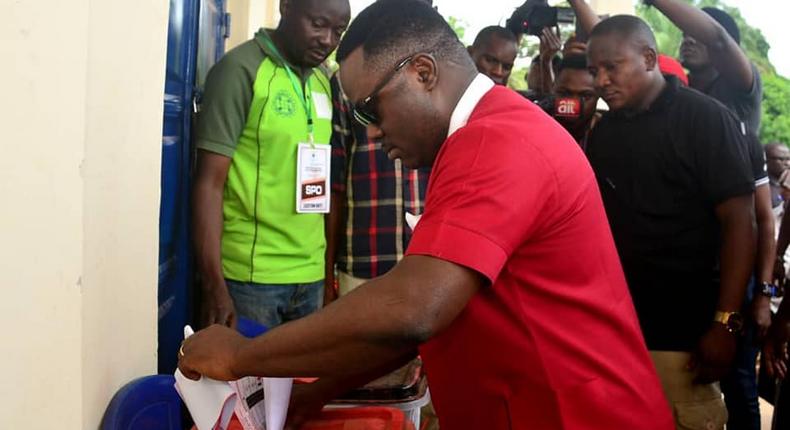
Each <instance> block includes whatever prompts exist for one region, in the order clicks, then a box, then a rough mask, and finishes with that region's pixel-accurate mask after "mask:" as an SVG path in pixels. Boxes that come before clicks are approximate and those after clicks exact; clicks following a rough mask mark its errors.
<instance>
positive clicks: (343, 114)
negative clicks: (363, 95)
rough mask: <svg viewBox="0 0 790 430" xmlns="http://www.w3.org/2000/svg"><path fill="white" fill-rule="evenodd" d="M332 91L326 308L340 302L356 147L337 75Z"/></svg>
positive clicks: (326, 224) (346, 102)
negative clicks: (339, 266) (341, 251)
mask: <svg viewBox="0 0 790 430" xmlns="http://www.w3.org/2000/svg"><path fill="white" fill-rule="evenodd" d="M329 82H330V85H331V87H332V137H331V138H330V141H329V143H330V145H331V146H332V169H331V172H332V199H331V200H332V201H331V204H330V212H329V215H328V216H327V217H326V219H325V227H324V230H325V233H326V256H325V267H326V274H325V277H324V306H326V305H328V304H329V303H332V302H333V301H335V300H336V299H337V290H336V289H335V283H336V282H335V263H336V262H337V255H338V254H337V253H338V249H337V247H338V243H339V242H340V237H341V235H342V234H345V232H344V229H343V225H344V224H345V219H346V218H345V212H346V175H347V174H348V172H347V170H348V150H347V149H348V148H349V147H350V146H351V144H352V143H353V137H352V135H351V128H352V125H353V121H354V118H352V117H351V106H350V105H349V102H348V100H347V99H346V96H345V95H344V94H343V91H342V89H341V88H340V80H339V77H338V75H337V73H335V74H334V75H333V76H332V78H331V79H330V81H329Z"/></svg>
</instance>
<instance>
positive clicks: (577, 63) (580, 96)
mask: <svg viewBox="0 0 790 430" xmlns="http://www.w3.org/2000/svg"><path fill="white" fill-rule="evenodd" d="M552 92H553V94H552V96H551V97H549V98H547V99H546V100H543V101H541V102H540V103H539V104H540V105H541V106H542V107H543V108H544V109H545V110H546V111H547V112H549V113H550V114H551V115H552V116H553V117H554V119H556V120H557V122H559V123H560V124H561V125H562V126H563V127H564V128H565V129H566V130H567V131H568V132H569V133H570V134H571V136H573V138H574V139H575V140H576V142H578V143H579V145H580V146H581V147H582V149H585V148H586V146H587V137H588V135H589V134H590V131H591V130H592V128H593V127H594V126H595V123H596V122H597V120H598V119H599V118H600V115H598V114H597V112H596V109H595V107H596V105H597V104H598V95H597V93H596V92H595V86H594V81H593V76H592V75H591V74H590V72H589V70H587V57H586V56H584V55H580V54H570V55H566V56H565V57H564V58H563V59H562V62H560V67H559V73H558V74H557V79H556V81H555V82H554V88H553V91H552Z"/></svg>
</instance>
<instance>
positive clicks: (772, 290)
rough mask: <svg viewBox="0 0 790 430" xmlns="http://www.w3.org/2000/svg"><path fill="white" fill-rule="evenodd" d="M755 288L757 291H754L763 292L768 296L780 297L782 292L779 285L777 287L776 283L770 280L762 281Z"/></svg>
mask: <svg viewBox="0 0 790 430" xmlns="http://www.w3.org/2000/svg"><path fill="white" fill-rule="evenodd" d="M754 289H755V291H754V292H755V293H757V294H761V295H763V296H766V297H779V296H780V294H779V293H780V291H779V287H777V286H776V285H774V284H771V283H769V282H763V283H761V284H759V285H755V286H754Z"/></svg>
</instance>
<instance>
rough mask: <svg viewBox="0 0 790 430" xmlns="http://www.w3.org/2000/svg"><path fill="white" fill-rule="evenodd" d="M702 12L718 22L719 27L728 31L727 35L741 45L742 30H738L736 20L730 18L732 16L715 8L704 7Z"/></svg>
mask: <svg viewBox="0 0 790 430" xmlns="http://www.w3.org/2000/svg"><path fill="white" fill-rule="evenodd" d="M702 10H703V11H705V13H707V14H708V15H710V17H711V18H713V19H714V20H715V21H716V22H718V23H719V25H721V26H722V27H724V30H726V31H727V34H729V35H730V37H732V39H733V40H734V41H735V43H737V44H739V45H740V44H741V30H740V29H739V28H738V24H737V23H736V22H735V19H733V17H732V16H730V14H728V13H727V12H725V11H723V10H721V9H717V8H715V7H703V8H702Z"/></svg>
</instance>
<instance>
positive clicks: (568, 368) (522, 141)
mask: <svg viewBox="0 0 790 430" xmlns="http://www.w3.org/2000/svg"><path fill="white" fill-rule="evenodd" d="M408 254H411V255H429V256H433V257H436V258H441V259H443V260H447V261H451V262H453V263H456V264H459V265H462V266H465V267H468V268H471V269H474V270H475V271H477V272H479V273H481V274H482V275H484V276H485V277H486V278H487V279H488V280H489V281H490V282H491V285H489V286H486V287H484V288H482V289H481V290H480V291H479V292H478V293H477V294H476V295H475V296H474V297H473V298H472V299H471V300H470V302H469V303H468V305H467V306H466V308H465V309H464V311H463V312H462V313H461V314H460V315H459V316H458V318H457V319H456V320H455V321H454V322H453V323H452V325H451V326H450V327H449V328H448V329H446V330H445V331H444V332H442V333H440V334H439V335H438V336H436V337H435V338H433V339H431V340H430V341H429V342H428V343H426V344H424V345H423V346H422V347H421V350H420V352H421V354H422V357H423V360H424V364H425V367H426V370H427V373H428V380H429V383H430V387H431V394H432V398H433V401H434V404H435V407H436V411H437V414H438V416H439V423H440V426H441V428H442V430H458V429H487V430H488V429H537V430H542V429H601V430H631V429H640V430H659V429H661V430H671V429H674V428H675V427H674V422H673V419H672V415H671V412H670V409H669V406H668V404H667V402H666V400H665V398H664V395H663V393H662V391H661V386H660V383H659V380H658V376H657V375H656V373H655V370H654V368H653V365H652V362H651V360H650V356H649V355H648V352H647V349H646V347H645V344H644V340H643V338H642V334H641V332H640V329H639V324H638V322H637V319H636V314H635V312H634V309H633V305H632V303H631V297H630V296H629V293H628V289H627V287H626V283H625V278H624V276H623V272H622V269H621V267H620V263H619V260H618V256H617V252H616V250H615V247H614V243H613V241H612V236H611V233H610V231H609V226H608V223H607V220H606V215H605V213H604V209H603V206H602V203H601V198H600V195H599V192H598V186H597V185H596V181H595V178H594V176H593V172H592V170H591V168H590V166H589V164H588V163H587V160H586V159H585V157H584V154H583V153H582V152H581V150H580V149H579V147H578V145H577V144H576V142H574V140H573V138H572V137H571V136H570V135H568V134H567V133H566V132H565V131H564V130H563V129H562V127H560V126H559V125H558V124H557V123H556V122H554V121H552V120H551V119H550V118H549V117H548V116H547V115H545V114H544V113H543V112H542V111H541V110H540V109H539V108H538V107H536V106H535V105H533V104H532V103H530V102H528V101H527V100H525V99H523V98H522V97H521V96H519V95H517V94H516V93H514V92H512V91H510V90H508V89H505V88H503V87H496V88H494V89H491V90H490V91H488V92H487V93H486V94H485V96H483V98H482V99H481V100H480V101H479V103H478V104H477V106H476V107H475V109H474V111H473V113H472V115H471V117H470V118H469V121H468V123H467V125H466V126H465V127H463V128H461V129H459V130H458V131H457V132H455V133H454V134H453V135H451V136H450V137H449V138H448V139H447V140H446V141H445V143H444V145H443V146H442V149H441V151H440V152H439V155H438V157H437V159H436V162H435V163H434V166H433V170H432V173H431V182H430V185H429V188H428V196H427V200H426V204H425V212H424V215H423V217H422V219H421V220H420V222H419V224H418V225H417V227H416V229H415V232H414V236H413V238H412V242H411V244H410V246H409V249H408Z"/></svg>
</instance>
